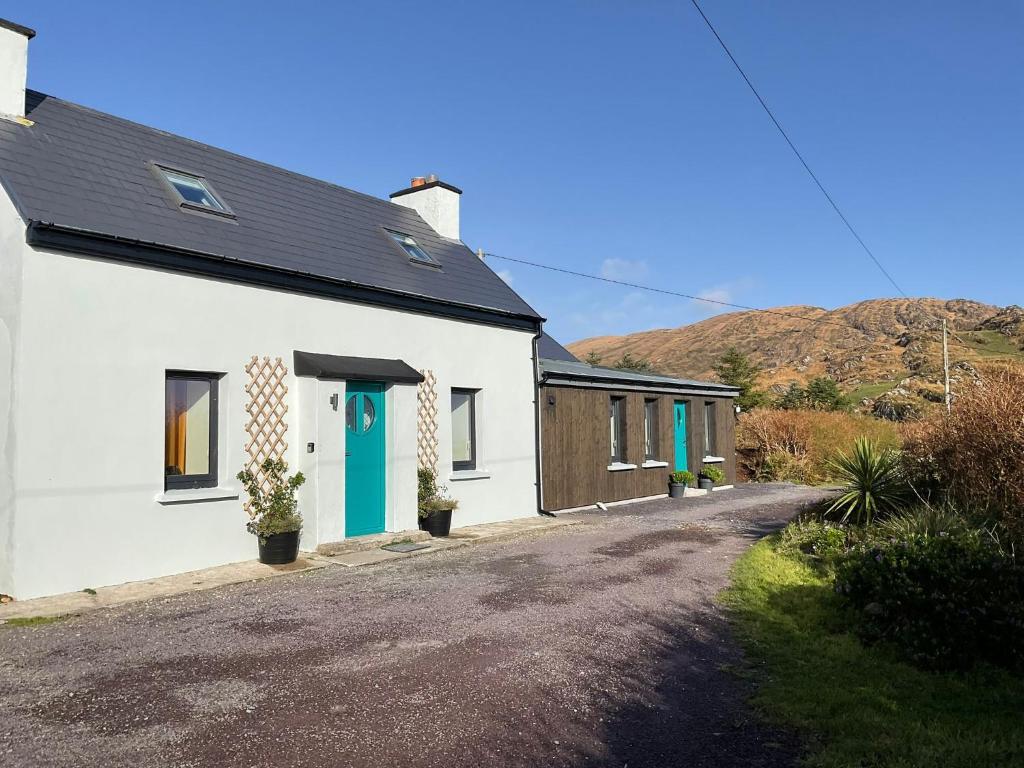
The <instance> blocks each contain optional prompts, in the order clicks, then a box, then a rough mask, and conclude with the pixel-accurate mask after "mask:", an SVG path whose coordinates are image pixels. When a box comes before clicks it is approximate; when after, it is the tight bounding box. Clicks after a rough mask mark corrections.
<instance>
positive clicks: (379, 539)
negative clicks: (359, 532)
mask: <svg viewBox="0 0 1024 768" xmlns="http://www.w3.org/2000/svg"><path fill="white" fill-rule="evenodd" d="M397 541H430V534H429V533H427V532H426V531H419V530H415V531H398V532H396V533H374V534H372V535H370V536H353V537H352V538H351V539H342V540H341V541H328V542H325V543H323V544H321V545H320V546H319V547H317V548H316V553H317V554H318V555H324V556H326V557H336V556H337V555H349V554H352V553H353V552H366V551H368V550H371V549H380V548H381V547H383V546H384V545H385V544H394V543H395V542H397Z"/></svg>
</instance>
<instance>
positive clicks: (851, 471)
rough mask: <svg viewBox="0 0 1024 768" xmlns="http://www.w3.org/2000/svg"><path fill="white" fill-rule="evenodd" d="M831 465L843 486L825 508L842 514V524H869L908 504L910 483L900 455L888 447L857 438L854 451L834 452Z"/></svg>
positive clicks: (902, 508)
mask: <svg viewBox="0 0 1024 768" xmlns="http://www.w3.org/2000/svg"><path fill="white" fill-rule="evenodd" d="M832 468H833V472H834V474H835V476H836V477H838V478H839V479H840V480H841V481H842V482H843V483H845V486H846V487H845V489H844V491H843V493H842V495H840V496H839V498H838V499H836V500H835V501H834V502H833V503H832V506H830V507H829V510H828V511H829V512H830V513H832V512H838V513H841V515H842V517H841V519H842V521H843V522H844V523H845V522H846V521H848V520H850V521H852V522H854V523H870V522H871V521H872V519H873V518H875V517H877V516H878V515H883V516H884V515H889V514H893V513H895V512H900V511H902V510H904V509H905V508H906V507H907V505H908V504H910V500H911V498H912V496H911V491H910V486H909V485H908V484H907V481H906V478H905V476H904V474H903V467H902V465H901V464H900V458H899V454H898V453H897V452H896V451H894V450H892V449H891V448H879V447H878V445H877V444H875V443H873V442H871V441H870V440H865V439H864V438H858V440H857V442H856V443H854V446H853V451H851V452H850V453H848V454H847V453H844V452H842V451H840V452H839V453H838V454H837V456H836V458H835V459H834V460H833V461H832Z"/></svg>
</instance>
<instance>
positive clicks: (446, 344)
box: [0, 21, 542, 598]
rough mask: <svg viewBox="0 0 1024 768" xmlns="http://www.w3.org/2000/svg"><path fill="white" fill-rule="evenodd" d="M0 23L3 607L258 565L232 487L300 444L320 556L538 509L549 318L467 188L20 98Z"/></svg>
mask: <svg viewBox="0 0 1024 768" xmlns="http://www.w3.org/2000/svg"><path fill="white" fill-rule="evenodd" d="M32 35H33V32H32V31H31V30H28V29H26V28H24V27H20V26H18V25H16V24H11V23H9V22H3V21H0V64H2V66H0V115H2V118H0V184H2V190H0V592H2V593H6V594H10V595H14V596H15V597H17V598H30V597H34V596H39V595H46V594H53V593H59V592H67V591H74V590H80V589H83V588H85V587H95V586H100V585H106V584H113V583H119V582H125V581H132V580H138V579H145V578H149V577H155V576H160V575H164V574H170V573H176V572H182V571H187V570H192V569H198V568H203V567H207V566H212V565H217V564H220V563H226V562H231V561H238V560H246V559H250V558H252V557H254V554H255V546H256V545H255V541H254V539H253V537H252V536H250V535H249V534H248V533H246V531H245V527H244V523H245V521H246V519H247V517H246V514H245V512H244V511H243V506H242V505H243V502H244V498H240V488H239V486H238V483H237V481H236V480H235V479H234V478H235V475H236V474H237V472H238V471H239V470H241V469H242V468H243V467H246V466H250V465H252V464H253V463H254V462H257V461H259V460H260V459H261V458H262V457H264V456H266V455H281V456H283V457H284V458H285V459H286V460H287V461H288V463H289V465H290V466H291V468H292V469H293V470H302V471H303V472H304V473H305V474H306V476H307V478H308V482H307V483H306V485H305V486H304V487H303V488H302V498H301V510H302V512H303V514H304V517H305V529H304V531H303V535H302V544H301V546H302V548H303V549H306V550H310V549H314V548H315V547H317V546H318V545H320V544H322V543H325V542H330V541H336V540H339V539H343V538H345V537H348V536H357V535H364V534H370V533H375V532H380V531H401V530H405V529H412V528H415V527H416V524H417V520H416V487H417V486H416V469H417V465H418V464H419V465H425V466H432V467H435V468H436V469H437V471H438V476H439V479H440V481H441V482H443V483H445V484H447V485H448V486H449V489H450V491H451V493H452V495H453V496H455V497H456V498H457V499H458V500H459V502H460V507H459V509H458V511H457V513H456V516H455V521H454V524H455V525H469V524H475V523H482V522H487V521H496V520H507V519H511V518H517V517H524V516H529V515H535V514H537V488H536V486H537V450H536V434H537V432H536V408H535V402H536V397H535V387H536V385H535V382H536V378H535V366H536V359H537V355H536V346H537V339H538V337H539V335H540V330H541V322H542V318H540V317H539V316H538V315H537V313H536V312H534V311H533V309H531V308H530V307H529V306H528V305H527V304H526V303H525V302H524V301H523V300H522V299H521V298H520V297H519V296H518V295H517V294H516V293H515V292H514V291H513V290H512V289H511V288H509V287H508V285H506V284H505V283H504V282H503V281H502V280H501V279H500V278H498V276H497V275H496V274H495V273H494V272H493V271H492V270H491V269H490V268H489V267H488V266H487V265H486V264H485V263H484V262H483V261H482V260H481V259H480V258H478V257H477V256H476V255H474V254H473V252H472V251H471V250H470V249H469V248H467V247H466V246H465V245H464V244H463V243H462V241H461V240H460V239H459V198H460V195H461V192H460V190H458V189H456V188H455V187H453V186H451V185H450V184H446V183H444V182H442V181H438V180H436V179H433V178H431V179H429V180H428V179H422V178H417V179H414V180H413V182H412V185H411V186H410V187H408V188H407V189H403V190H401V191H400V192H396V193H395V194H394V195H392V196H391V200H390V201H385V200H380V199H377V198H374V197H371V196H368V195H364V194H360V193H358V192H353V191H351V190H348V189H344V188H342V187H338V186H335V185H333V184H329V183H327V182H323V181H319V180H316V179H312V178H308V177H305V176H301V175H299V174H296V173H291V172H289V171H286V170H283V169H281V168H275V167H272V166H269V165H266V164H264V163H260V162H257V161H255V160H250V159H248V158H244V157H239V156H238V155H234V154H232V153H230V152H225V151H223V150H220V149H215V148H213V147H208V146H205V145H203V144H200V143H197V142H194V141H190V140H188V139H185V138H181V137H179V136H173V135H169V134H167V133H164V132H162V131H159V130H156V129H153V128H148V127H146V126H142V125H137V124H135V123H131V122H128V121H126V120H122V119H119V118H116V117H113V116H111V115H106V114H102V113H99V112H95V111H93V110H90V109H87V108H85V107H81V106H78V105H76V104H70V103H68V102H66V101H62V100H60V99H58V98H54V97H52V96H47V95H45V94H42V93H37V92H34V91H26V90H25V72H26V61H27V48H28V41H29V39H30V38H31V37H32Z"/></svg>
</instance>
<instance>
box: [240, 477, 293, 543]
mask: <svg viewBox="0 0 1024 768" xmlns="http://www.w3.org/2000/svg"><path fill="white" fill-rule="evenodd" d="M260 472H261V473H262V475H263V477H264V478H266V480H267V481H269V486H270V488H269V490H266V491H264V489H263V484H262V482H261V480H260V478H259V477H258V476H257V475H256V474H255V473H253V472H250V471H249V470H248V469H246V470H243V471H241V472H239V473H238V475H236V477H237V478H238V480H239V481H240V482H241V483H242V487H243V488H245V492H246V493H247V494H249V506H250V509H251V510H252V513H251V514H252V519H251V520H249V522H248V523H246V524H245V527H246V529H247V530H248V531H249V533H251V534H253V535H255V536H258V537H259V539H260V543H261V544H265V543H266V539H267V537H268V536H273V535H274V534H276V533H291V532H292V531H299V530H302V515H300V514H299V511H298V508H299V502H298V499H296V498H295V492H296V491H297V490H298V488H299V486H300V485H302V484H303V483H304V482H306V478H305V476H304V475H303V474H302V473H301V472H296V473H295V474H294V475H292V476H291V477H288V478H286V477H285V474H286V473H287V472H288V464H287V463H286V462H285V461H284V459H275V458H268V459H266V460H265V461H264V462H263V463H262V464H261V465H260Z"/></svg>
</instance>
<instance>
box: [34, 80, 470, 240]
mask: <svg viewBox="0 0 1024 768" xmlns="http://www.w3.org/2000/svg"><path fill="white" fill-rule="evenodd" d="M25 93H26V94H29V93H31V94H35V95H36V96H41V97H43V98H44V99H53V100H54V101H57V102H59V103H61V104H64V105H66V106H68V107H72V108H74V109H80V110H82V111H83V112H88V113H90V114H92V115H94V116H96V117H99V118H102V119H105V120H112V121H115V122H119V123H127V124H128V125H133V126H136V127H138V128H142V129H143V130H146V131H152V132H153V133H158V134H161V135H163V136H169V137H171V138H174V139H179V140H181V141H187V142H188V143H190V144H195V145H196V146H197V147H201V148H203V149H206V150H212V151H213V152H220V153H222V154H225V155H229V156H231V157H234V158H237V159H239V160H243V161H245V162H248V163H255V164H256V165H261V166H264V167H266V168H272V169H274V170H275V171H281V172H283V173H287V174H288V175H290V176H294V177H296V178H298V179H300V180H303V181H311V182H314V183H316V184H321V185H323V186H326V187H330V188H331V189H339V190H341V191H342V192H348V193H350V194H353V195H359V196H360V197H365V198H367V199H368V200H372V201H374V202H375V203H380V204H382V205H396V204H395V203H392V202H391V201H389V200H385V199H384V198H382V197H377V196H376V195H371V194H369V193H368V192H360V191H359V190H358V189H352V188H350V187H346V186H343V185H341V184H335V183H334V182H332V181H327V180H326V179H318V178H317V177H316V176H310V175H309V174H306V173H299V172H298V171H293V170H291V169H290V168H285V167H284V166H282V165H274V164H273V163H268V162H267V161H266V160H257V159H256V158H254V157H249V156H248V155H242V154H239V153H238V152H232V151H231V150H230V149H224V148H223V147H217V146H214V145H213V144H207V143H206V142H204V141H199V140H198V139H192V138H189V137H188V136H182V135H181V134H180V133H173V132H172V131H165V130H164V129H163V128H157V127H155V126H152V125H146V124H145V123H140V122H139V121H137V120H129V119H128V118H126V117H118V116H117V115H112V114H111V113H109V112H103V111H101V110H99V109H96V108H94V107H87V106H85V105H84V104H79V103H78V102H75V101H68V100H67V99H62V98H61V97H60V96H54V95H52V94H49V93H43V92H42V91H37V90H34V89H32V88H26V89H25ZM397 207H399V208H404V206H397ZM404 209H405V210H407V211H410V212H412V213H416V211H415V210H413V209H412V208H404ZM417 215H419V214H417ZM428 226H429V225H428ZM459 242H461V240H460V241H459ZM463 245H465V243H463ZM466 247H467V248H468V247H469V246H466Z"/></svg>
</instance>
